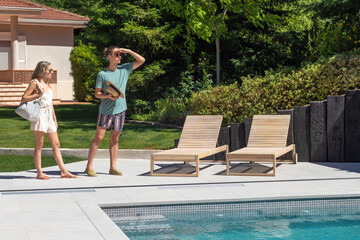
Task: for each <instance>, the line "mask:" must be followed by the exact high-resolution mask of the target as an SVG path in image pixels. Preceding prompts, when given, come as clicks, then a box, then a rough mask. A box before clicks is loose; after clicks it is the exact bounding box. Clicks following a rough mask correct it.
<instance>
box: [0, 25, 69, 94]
mask: <svg viewBox="0 0 360 240" xmlns="http://www.w3.org/2000/svg"><path fill="white" fill-rule="evenodd" d="M0 32H10V24H0ZM73 33H74V30H73V28H72V27H59V26H38V25H21V23H20V25H19V35H20V36H25V37H26V64H22V66H25V65H26V69H35V67H36V64H37V63H38V62H39V61H49V62H51V64H52V66H53V68H54V69H56V70H57V84H56V85H54V86H53V90H54V98H57V99H61V100H73V81H74V80H73V78H72V77H71V76H70V72H71V63H70V60H69V57H70V52H71V50H72V49H73V44H74V38H73Z"/></svg>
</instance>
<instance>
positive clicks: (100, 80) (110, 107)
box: [95, 63, 134, 114]
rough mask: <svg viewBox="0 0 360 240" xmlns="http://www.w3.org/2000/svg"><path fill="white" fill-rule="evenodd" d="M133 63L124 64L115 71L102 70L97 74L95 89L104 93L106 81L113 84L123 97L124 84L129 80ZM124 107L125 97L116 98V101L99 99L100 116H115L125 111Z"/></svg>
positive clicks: (106, 86)
mask: <svg viewBox="0 0 360 240" xmlns="http://www.w3.org/2000/svg"><path fill="white" fill-rule="evenodd" d="M133 65H134V64H133V63H125V64H122V65H120V66H118V67H117V70H115V71H109V70H107V69H104V70H103V71H101V72H99V74H98V76H97V79H96V84H95V88H100V89H101V90H102V92H104V93H106V92H107V88H108V85H107V84H106V81H109V82H111V83H112V84H114V85H115V86H116V87H117V88H118V89H120V91H121V92H123V93H124V95H125V89H126V84H127V81H128V79H129V75H130V74H131V73H132V70H133ZM126 109H127V107H126V96H125V98H121V97H120V98H118V99H117V100H115V101H114V100H111V99H108V98H103V99H101V104H100V108H99V113H102V114H117V113H121V112H123V111H125V110H126Z"/></svg>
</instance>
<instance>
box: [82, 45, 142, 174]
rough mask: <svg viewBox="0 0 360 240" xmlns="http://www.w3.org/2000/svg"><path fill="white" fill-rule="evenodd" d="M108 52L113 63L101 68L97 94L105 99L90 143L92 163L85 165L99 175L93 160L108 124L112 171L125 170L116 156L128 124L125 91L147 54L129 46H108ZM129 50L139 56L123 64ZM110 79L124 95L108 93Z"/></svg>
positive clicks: (96, 89)
mask: <svg viewBox="0 0 360 240" xmlns="http://www.w3.org/2000/svg"><path fill="white" fill-rule="evenodd" d="M104 53H105V55H106V57H107V58H108V59H109V66H108V67H107V68H106V69H104V70H103V71H101V72H99V74H98V76H97V79H96V84H95V97H96V98H99V99H101V103H100V107H99V114H98V119H97V127H96V134H95V137H94V140H93V141H92V142H91V145H90V149H89V154H88V163H87V166H86V169H85V173H86V174H87V175H88V176H91V177H96V176H97V174H96V172H95V171H94V170H93V161H94V157H95V153H96V151H97V149H98V147H99V144H100V143H101V141H102V139H103V138H104V136H105V133H106V129H108V128H111V133H110V170H109V174H112V175H122V172H120V171H119V170H117V169H116V159H117V153H118V141H119V136H120V134H121V131H122V128H123V125H124V121H125V110H126V109H127V106H126V94H125V90H126V84H127V81H128V79H129V75H130V74H131V73H132V71H133V70H135V69H136V68H138V67H140V66H141V65H142V64H143V63H144V62H145V58H143V57H142V56H141V55H139V54H137V53H135V52H133V51H131V50H130V49H126V48H118V47H115V46H111V47H109V48H105V49H104ZM127 53H129V54H130V55H131V56H133V57H134V58H135V62H133V63H126V64H122V65H119V64H120V62H121V55H122V54H127ZM107 81H109V82H111V83H112V84H113V85H115V86H116V87H117V88H118V89H119V90H120V91H121V92H122V93H123V94H124V98H122V97H119V96H117V97H115V96H113V95H112V94H110V93H108V91H107V88H108V84H107Z"/></svg>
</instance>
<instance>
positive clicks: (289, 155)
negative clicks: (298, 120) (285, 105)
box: [277, 109, 296, 160]
mask: <svg viewBox="0 0 360 240" xmlns="http://www.w3.org/2000/svg"><path fill="white" fill-rule="evenodd" d="M277 114H278V115H290V116H291V117H290V124H289V132H288V138H287V141H286V145H287V146H289V145H290V144H294V109H290V110H277ZM295 147H296V146H295ZM289 159H292V152H288V153H286V154H284V155H283V156H280V157H279V160H289Z"/></svg>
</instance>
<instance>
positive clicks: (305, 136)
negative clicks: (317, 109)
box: [294, 105, 310, 162]
mask: <svg viewBox="0 0 360 240" xmlns="http://www.w3.org/2000/svg"><path fill="white" fill-rule="evenodd" d="M294 141H295V146H296V152H297V154H298V160H299V161H300V162H310V144H309V143H310V106H308V105H307V106H296V107H294Z"/></svg>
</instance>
